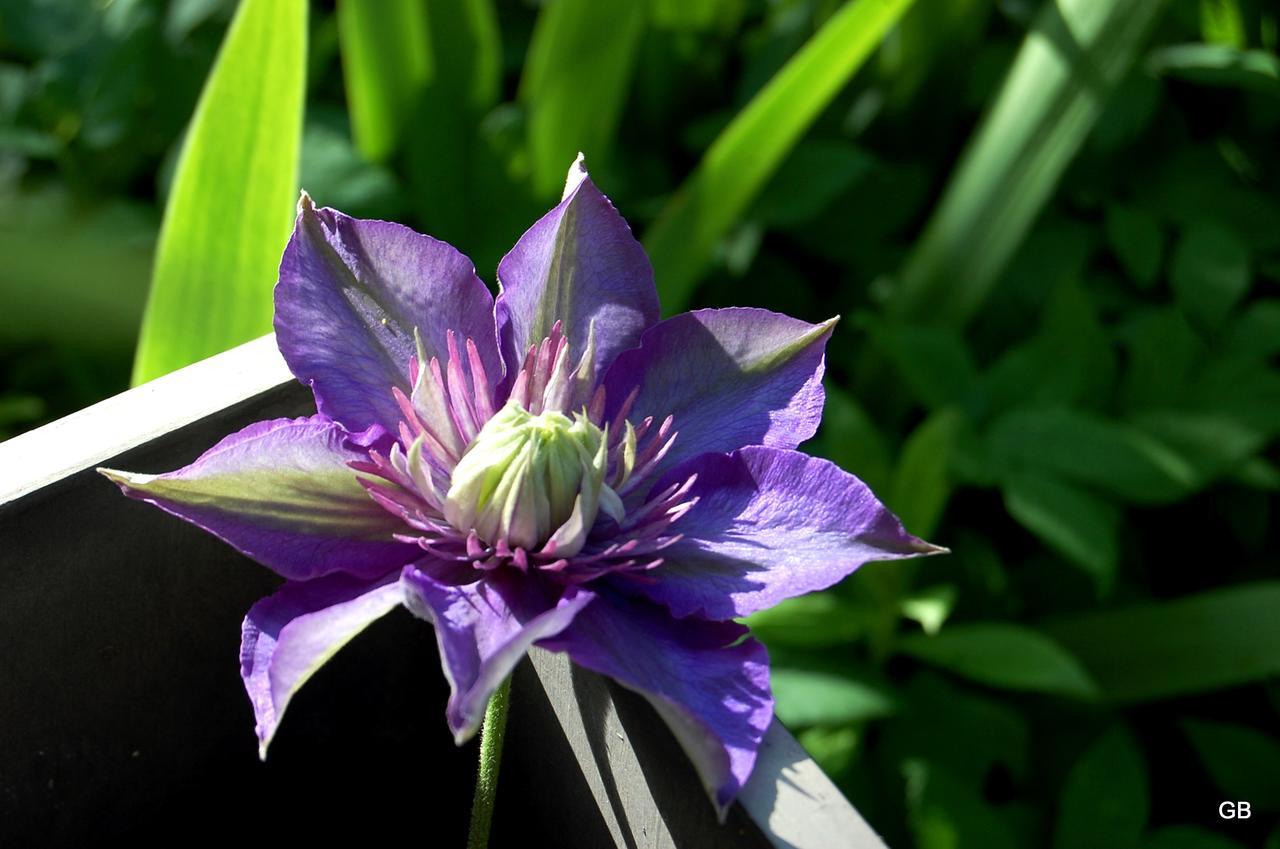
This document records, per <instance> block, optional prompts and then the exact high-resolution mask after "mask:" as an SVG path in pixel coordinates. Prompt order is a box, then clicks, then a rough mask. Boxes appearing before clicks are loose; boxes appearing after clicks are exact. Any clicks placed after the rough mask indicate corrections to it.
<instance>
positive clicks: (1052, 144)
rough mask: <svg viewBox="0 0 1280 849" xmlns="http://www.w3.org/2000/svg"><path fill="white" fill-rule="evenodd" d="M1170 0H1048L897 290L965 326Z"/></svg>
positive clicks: (903, 302) (903, 307)
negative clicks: (1061, 0) (1067, 0)
mask: <svg viewBox="0 0 1280 849" xmlns="http://www.w3.org/2000/svg"><path fill="white" fill-rule="evenodd" d="M1162 5H1163V4H1162V2H1161V0H1077V2H1072V3H1047V4H1045V5H1044V6H1043V11H1042V12H1041V13H1040V15H1039V16H1038V17H1037V18H1036V20H1035V24H1034V25H1033V26H1032V29H1031V32H1030V33H1028V35H1027V37H1026V40H1025V41H1024V42H1023V44H1022V48H1021V49H1020V50H1019V52H1018V56H1017V59H1015V61H1014V64H1013V67H1012V69H1011V70H1010V71H1009V75H1008V77H1006V79H1005V81H1004V84H1003V86H1002V87H1001V89H1000V93H999V94H998V95H997V97H996V100H995V102H994V103H993V104H992V105H991V107H990V109H989V110H988V112H987V115H986V116H985V117H984V119H983V121H982V124H981V126H980V127H979V129H978V131H977V133H976V134H975V135H974V137H973V138H972V139H971V140H970V142H969V144H968V146H967V147H966V149H965V151H964V153H963V154H962V157H961V163H960V165H959V167H958V168H957V170H956V171H955V173H954V174H953V175H952V177H951V179H950V181H949V182H948V185H947V187H946V190H945V191H944V193H943V197H942V200H941V201H940V202H939V204H938V206H937V208H936V209H935V211H934V213H933V215H932V217H931V218H930V219H929V222H928V223H927V224H926V226H925V230H924V235H923V236H922V237H921V238H920V239H919V240H918V241H917V242H916V244H915V248H914V249H913V250H912V253H911V255H910V256H909V257H908V258H907V261H906V263H905V265H904V267H903V268H902V271H901V273H900V275H899V278H898V280H897V285H896V286H895V287H894V290H893V292H892V294H891V296H890V301H889V304H888V306H889V309H890V311H891V314H893V315H895V316H899V317H903V318H910V319H917V320H929V321H932V322H935V323H940V324H949V325H951V326H960V325H962V324H964V323H965V322H967V321H968V320H969V319H970V318H972V316H973V315H974V314H975V313H976V312H977V311H978V309H979V307H980V306H981V305H982V302H983V301H984V300H986V298H987V295H988V294H990V292H991V289H992V288H993V287H994V285H995V283H996V281H997V279H998V278H999V276H1000V274H1001V272H1002V271H1003V270H1004V268H1005V266H1006V265H1007V264H1008V261H1009V259H1010V257H1011V256H1013V254H1014V252H1015V251H1016V249H1017V247H1018V245H1019V244H1020V243H1021V242H1022V240H1023V237H1024V236H1026V234H1027V231H1028V229H1029V228H1030V227H1031V224H1032V223H1033V222H1034V220H1035V218H1036V216H1037V215H1038V214H1039V212H1040V209H1041V207H1043V206H1044V204H1045V202H1046V201H1047V200H1048V199H1049V197H1050V195H1051V194H1052V193H1053V190H1054V188H1055V187H1056V186H1057V183H1058V179H1059V177H1060V176H1061V175H1062V172H1063V171H1064V170H1065V169H1066V167H1067V165H1068V164H1069V163H1070V162H1071V160H1072V159H1073V158H1074V157H1075V154H1076V151H1077V150H1079V148H1080V145H1081V144H1082V143H1083V142H1084V140H1085V138H1086V137H1087V136H1088V134H1089V131H1090V129H1091V128H1092V127H1093V124H1094V122H1095V120H1096V119H1097V117H1098V115H1099V113H1100V112H1101V110H1102V107H1103V104H1104V103H1105V102H1106V99H1107V95H1108V94H1109V93H1110V91H1111V90H1112V89H1114V88H1115V86H1116V84H1117V83H1118V82H1119V81H1120V80H1121V79H1123V78H1124V76H1125V74H1126V73H1127V71H1128V70H1129V67H1130V66H1131V65H1132V64H1133V61H1134V58H1135V57H1136V55H1137V52H1138V50H1139V49H1141V47H1142V44H1143V42H1144V41H1145V38H1146V33H1147V31H1148V30H1149V28H1150V27H1151V24H1152V23H1153V22H1154V20H1155V18H1156V15H1157V13H1158V12H1159V10H1160V8H1161V6H1162Z"/></svg>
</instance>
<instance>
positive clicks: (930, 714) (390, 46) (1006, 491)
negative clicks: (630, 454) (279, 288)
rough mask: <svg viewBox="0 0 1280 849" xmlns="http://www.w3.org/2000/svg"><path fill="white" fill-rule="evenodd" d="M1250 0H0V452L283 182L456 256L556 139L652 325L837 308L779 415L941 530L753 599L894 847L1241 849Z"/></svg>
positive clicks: (178, 298)
mask: <svg viewBox="0 0 1280 849" xmlns="http://www.w3.org/2000/svg"><path fill="white" fill-rule="evenodd" d="M237 9H238V11H237ZM233 20H234V23H233ZM1278 29H1280V16H1278V15H1277V12H1276V10H1275V9H1274V7H1273V6H1271V5H1270V4H1269V3H1264V2H1263V0H1168V2H1161V0H999V1H998V2H994V0H914V2H912V0H852V2H848V3H840V2H832V1H831V0H772V1H771V2H764V0H645V2H639V0H636V2H625V3H624V2H616V3H615V2H605V3H601V2H593V1H592V0H549V2H545V3H533V2H525V3H516V2H496V0H381V2H377V3H373V2H359V0H341V2H339V3H338V4H337V6H336V7H334V6H333V5H332V4H328V3H311V4H304V3H302V2H300V0H244V2H243V3H242V4H240V5H239V6H237V4H236V3H234V2H232V0H171V1H170V2H164V1H163V0H107V2H98V3H88V2H85V0H43V2H39V1H38V0H17V1H16V2H15V0H6V2H5V3H3V4H2V5H0V257H2V258H3V259H2V260H0V437H4V436H8V435H12V434H14V433H16V432H19V431H21V430H23V429H26V428H29V427H33V426H36V425H39V424H40V423H42V422H45V421H48V420H50V419H52V418H55V417H57V416H60V415H64V414H66V413H68V412H71V411H72V410H75V409H77V408H79V407H81V406H84V405H86V404H89V403H92V402H93V401H95V400H97V399H100V398H102V397H105V396H108V395H111V394H113V393H115V392H118V391H120V390H122V389H124V388H125V387H126V386H127V385H128V383H129V381H130V376H131V369H132V377H133V379H134V381H135V382H137V381H141V380H145V379H148V378H150V377H153V376H155V375H158V374H162V373H164V372H166V371H169V370H171V369H173V368H177V367H179V366H181V365H183V364H185V363H187V362H191V361H193V360H195V359H198V358H200V357H203V356H206V355H208V354H210V353H213V352H216V351H218V350H222V349H224V348H226V347H230V346H231V345H234V344H236V343H238V342H241V341H245V340H247V339H249V338H252V337H254V336H257V335H259V334H261V333H264V332H267V331H268V330H269V329H270V289H271V285H272V283H273V280H274V267H275V264H276V262H277V261H278V257H279V253H280V250H281V247H282V245H283V240H284V237H285V234H286V232H287V230H288V227H289V222H290V220H291V217H292V209H293V205H294V203H295V201H296V196H297V194H296V193H297V188H298V187H299V186H305V187H306V188H307V190H308V191H309V192H310V193H311V194H312V195H313V196H314V197H315V198H316V199H317V201H318V202H320V203H322V204H324V205H329V206H334V207H338V208H340V209H343V210H345V211H346V212H349V213H351V214H354V215H358V216H363V217H380V218H389V219H395V220H399V221H404V222H406V223H409V224H411V225H413V226H415V227H416V228H418V229H420V230H423V231H425V232H429V233H432V234H433V235H436V236H439V237H441V238H444V239H446V240H448V241H450V242H453V243H455V244H457V245H458V246H460V247H461V248H462V249H463V250H465V251H467V252H468V253H469V254H470V256H471V257H472V258H473V259H474V260H475V262H476V265H477V267H478V268H479V269H480V272H481V274H482V276H486V277H488V278H489V279H491V280H492V278H493V274H492V272H493V269H494V268H495V267H496V265H497V261H498V259H499V257H500V256H501V253H502V251H503V250H504V249H505V248H506V247H507V246H509V245H510V244H511V243H512V242H513V241H514V240H515V238H516V237H517V236H518V235H519V232H520V229H521V227H522V226H523V224H524V223H526V222H528V221H529V220H532V218H533V217H535V216H536V215H538V214H539V213H540V212H542V211H543V210H545V209H546V208H547V207H548V206H549V205H550V204H552V203H553V202H554V201H555V200H556V198H557V196H558V193H559V188H560V181H561V179H562V175H563V174H564V171H565V168H566V166H567V165H568V163H569V162H570V161H571V160H572V159H573V156H574V154H575V153H576V152H577V151H578V150H584V151H586V153H587V155H588V158H589V163H590V165H591V168H592V172H593V176H595V177H596V179H597V181H598V182H599V184H600V185H601V186H602V187H603V188H604V190H605V191H606V192H608V193H609V194H610V195H611V196H612V198H613V199H614V201H615V202H616V203H617V205H618V206H619V207H620V208H621V209H622V210H623V212H624V214H625V215H626V216H627V217H628V219H629V220H630V221H631V222H632V224H633V226H635V227H636V229H637V232H639V233H640V234H642V237H643V239H644V241H645V244H646V247H647V248H648V249H649V251H650V253H651V255H652V257H653V261H654V265H655V268H656V271H657V276H658V282H659V287H660V289H661V293H662V296H663V303H664V307H665V309H666V310H667V312H668V313H671V312H675V311H678V310H681V309H684V308H687V307H697V306H724V305H730V304H742V305H753V306H764V307H769V308H773V309H777V310H780V311H784V312H787V313H790V314H793V315H798V316H801V317H804V318H807V319H810V320H814V321H817V320H821V319H825V318H828V317H829V316H830V315H832V314H834V313H841V314H843V315H844V316H845V320H844V322H843V323H842V324H841V327H840V329H839V332H837V333H836V335H835V338H834V339H833V341H832V344H831V347H830V350H829V357H828V379H827V386H828V393H829V394H828V407H827V413H826V418H825V423H824V426H823V429H822V431H821V432H820V434H819V436H818V438H817V439H816V441H815V442H814V443H813V444H812V445H811V446H810V448H811V450H813V451H815V452H816V453H820V454H823V455H825V456H827V457H829V458H831V459H832V460H834V461H836V462H838V463H840V464H841V465H842V466H844V467H845V468H847V469H848V470H850V471H852V472H854V473H856V474H858V475H859V476H861V477H863V478H864V479H865V480H867V481H868V482H869V483H870V484H871V485H872V486H873V487H874V488H875V489H876V490H877V491H878V492H880V493H881V494H882V495H883V496H884V497H885V498H886V500H887V501H888V502H889V504H890V505H891V506H892V507H893V508H894V509H895V510H896V511H897V512H898V513H899V514H900V515H901V516H902V517H903V519H904V520H905V522H906V524H907V525H908V527H909V528H910V529H911V530H912V531H914V532H915V533H917V534H920V535H922V536H926V537H928V538H930V539H932V540H935V541H938V542H940V543H944V544H946V545H949V546H951V547H952V549H953V550H954V552H955V553H954V554H953V555H952V556H950V557H947V558H935V559H931V560H929V561H927V562H922V563H919V564H910V565H907V566H904V565H901V564H896V565H886V566H884V567H880V566H875V565H873V566H871V567H867V568H866V569H864V570H862V571H861V572H860V573H859V574H858V575H856V576H855V577H854V578H852V579H851V580H849V581H846V582H845V583H844V584H843V585H841V586H838V587H835V588H833V589H831V590H829V591H827V592H824V593H818V594H816V595H812V596H809V597H806V598H802V599H797V600H795V601H793V602H791V603H788V604H786V605H783V606H782V607H779V608H777V609H775V610H772V611H769V612H767V613H764V614H761V615H759V616H758V617H755V618H754V620H753V621H752V623H751V624H752V625H753V626H754V627H755V628H756V629H757V631H758V632H759V633H760V634H761V636H762V637H763V638H764V639H765V640H766V642H767V643H768V644H769V646H770V650H771V652H772V654H773V656H774V658H775V671H774V687H775V690H776V692H777V696H778V714H779V716H780V717H781V718H782V719H783V720H784V721H785V722H786V723H787V724H788V725H789V726H790V727H791V728H792V730H793V731H795V732H797V733H798V735H799V737H800V739H801V741H802V742H803V743H804V744H805V745H806V746H807V747H808V748H809V749H810V751H811V752H813V754H814V755H815V756H816V757H817V758H818V760H819V761H820V762H821V763H822V765H823V766H824V767H825V768H826V769H827V770H828V772H830V773H831V775H832V776H833V777H835V778H836V780H837V781H838V782H839V783H840V785H841V786H842V788H843V789H844V790H845V792H846V793H847V794H848V795H849V797H850V798H851V799H852V800H853V801H854V802H855V804H856V805H857V806H858V807H859V809H860V810H862V811H863V813H864V814H865V815H866V816H867V817H868V818H869V819H870V820H871V822H872V823H873V824H874V825H875V826H876V827H877V828H878V829H879V830H880V831H881V832H882V833H883V834H884V835H885V837H886V838H887V840H888V841H889V842H890V844H891V845H895V846H908V845H914V846H918V847H924V848H925V849H935V848H936V849H942V847H956V846H983V847H995V849H999V847H1006V846H1052V847H1055V849H1071V847H1077V846H1078V847H1086V846H1087V847H1096V846H1106V847H1128V846H1141V847H1145V848H1146V849H1226V848H1227V847H1232V846H1259V845H1263V844H1264V843H1265V844H1266V845H1267V846H1269V847H1273V848H1274V847H1280V831H1272V830H1271V829H1272V828H1274V826H1275V823H1276V814H1277V813H1278V812H1280V790H1278V789H1277V788H1280V782H1277V781H1276V777H1277V775H1280V742H1278V741H1277V736H1276V726H1277V718H1278V717H1280V682H1278V681H1277V676H1278V675H1280V581H1277V580H1276V578H1277V575H1276V564H1277V556H1276V555H1277V552H1280V544H1277V543H1278V540H1277V533H1276V530H1275V526H1274V525H1273V522H1272V519H1273V517H1274V515H1275V512H1276V508H1277V504H1278V503H1280V502H1278V501H1277V497H1276V493H1277V491H1280V468H1277V465H1276V462H1277V459H1278V458H1277V451H1276V436H1277V434H1278V433H1280V371H1278V370H1277V362H1276V360H1277V355H1280V293H1278V292H1277V284H1278V283H1280V201H1278V200H1277V194H1276V190H1277V188H1278V180H1280V145H1277V142H1278V141H1280V59H1277V55H1276V50H1277V40H1278ZM220 45H224V46H223V47H222V51H221V54H219V46H220ZM218 56H220V58H218V60H217V62H216V64H215V57H218ZM202 91H203V92H204V93H203V95H202V94H201V92H202ZM197 101H199V105H198V106H197ZM1235 799H1243V800H1248V801H1250V802H1252V804H1253V806H1254V811H1255V814H1254V817H1253V818H1251V819H1249V820H1245V821H1222V820H1219V818H1218V808H1217V806H1218V802H1219V801H1223V800H1235Z"/></svg>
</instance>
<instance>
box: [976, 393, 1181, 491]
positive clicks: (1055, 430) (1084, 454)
mask: <svg viewBox="0 0 1280 849" xmlns="http://www.w3.org/2000/svg"><path fill="white" fill-rule="evenodd" d="M987 441H988V446H989V448H988V455H989V456H990V458H991V461H992V462H993V463H996V464H997V465H998V466H999V467H1000V468H1001V469H1002V470H1004V471H1005V473H1006V474H1015V473H1020V472H1032V473H1036V474H1047V475H1052V476H1054V477H1058V478H1061V479H1062V480H1065V481H1070V482H1073V483H1077V484H1082V485H1085V486H1091V487H1095V488H1097V489H1098V490H1100V491H1103V492H1107V493H1110V494H1112V495H1115V496H1116V497H1119V498H1122V499H1125V500H1128V501H1132V502H1136V503H1140V504H1159V503H1165V502H1171V501H1176V500H1178V499H1180V498H1183V497H1185V496H1186V495H1187V494H1188V493H1189V492H1190V491H1192V490H1193V489H1194V488H1195V486H1196V484H1197V483H1198V480H1197V476H1196V474H1195V470H1194V469H1193V468H1192V467H1191V466H1190V464H1188V463H1187V462H1186V460H1185V459H1183V458H1182V457H1180V456H1178V454H1177V453H1176V452H1174V451H1172V450H1170V449H1169V448H1168V447H1167V446H1166V445H1164V444H1162V443H1161V442H1159V441H1157V440H1155V439H1152V438H1151V437H1150V436H1147V435H1146V434H1145V433H1143V432H1141V431H1139V430H1138V429H1137V428H1133V427H1129V426H1127V425H1124V424H1121V423H1118V422H1115V421H1112V420H1108V419H1105V418H1102V417H1101V416H1096V415H1093V414H1091V413H1085V412H1082V411H1076V410H1067V409H1060V408H1058V409H1055V408H1047V409H1031V410H1016V411H1014V412H1012V413H1008V414H1006V415H1004V416H1002V417H1001V418H1000V419H998V420H997V421H996V422H995V423H994V424H993V425H992V426H991V430H990V431H989V432H988V434H987Z"/></svg>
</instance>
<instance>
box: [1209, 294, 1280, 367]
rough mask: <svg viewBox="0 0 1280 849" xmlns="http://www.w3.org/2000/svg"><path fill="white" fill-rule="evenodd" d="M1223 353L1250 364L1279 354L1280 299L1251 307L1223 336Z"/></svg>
mask: <svg viewBox="0 0 1280 849" xmlns="http://www.w3.org/2000/svg"><path fill="white" fill-rule="evenodd" d="M1222 352H1223V354H1225V355H1226V356H1228V357H1240V358H1242V359H1250V360H1265V359H1270V358H1271V357H1274V356H1276V355H1277V354H1280V299H1277V298H1271V299H1268V300H1263V301H1257V302H1255V303H1253V304H1250V305H1249V306H1248V307H1247V308H1246V309H1245V310H1244V312H1242V313H1241V314H1240V316H1239V318H1237V319H1236V320H1235V321H1233V322H1232V323H1231V326H1230V327H1228V328H1227V329H1226V332H1225V333H1224V334H1223V339H1222Z"/></svg>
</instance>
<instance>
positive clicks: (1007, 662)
mask: <svg viewBox="0 0 1280 849" xmlns="http://www.w3.org/2000/svg"><path fill="white" fill-rule="evenodd" d="M898 649H899V650H900V651H901V652H902V653H904V654H908V655H911V656H912V657H915V658H917V659H918V660H921V661H923V662H924V663H928V664H930V665H932V666H937V667H939V668H941V669H945V670H947V671H948V672H952V673H954V674H956V675H959V676H961V677H962V678H968V679H969V680H971V681H977V682H978V683H980V684H986V685H988V686H991V687H999V688H1001V689H1008V690H1027V691H1031V692H1038V693H1049V694H1053V695H1059V696H1071V697H1074V698H1079V699H1092V698H1094V697H1095V696H1096V695H1097V689H1096V687H1095V685H1094V683H1093V681H1092V680H1091V679H1090V678H1089V675H1088V674H1087V673H1086V672H1085V671H1084V669H1083V668H1082V667H1081V666H1080V663H1079V662H1078V661H1077V660H1076V659H1075V658H1074V657H1072V656H1071V654H1070V653H1069V652H1067V651H1066V650H1065V649H1063V648H1062V647H1061V646H1059V645H1058V644H1057V643H1055V642H1054V641H1053V640H1051V639H1050V638H1049V637H1046V636H1045V635H1044V634H1041V633H1039V632H1037V631H1034V630H1032V629H1030V628H1026V627H1023V626H1021V625H1014V624H1012V623H1007V622H984V623H974V624H966V625H953V626H952V627H950V628H944V629H943V630H942V632H941V633H939V634H938V635H937V636H932V637H930V636H924V635H913V636H909V637H906V638H904V639H903V640H902V641H901V642H900V643H899V644H898Z"/></svg>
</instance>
